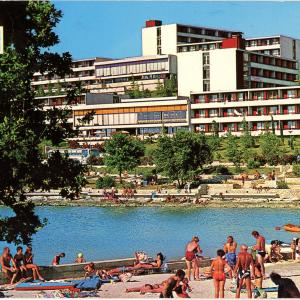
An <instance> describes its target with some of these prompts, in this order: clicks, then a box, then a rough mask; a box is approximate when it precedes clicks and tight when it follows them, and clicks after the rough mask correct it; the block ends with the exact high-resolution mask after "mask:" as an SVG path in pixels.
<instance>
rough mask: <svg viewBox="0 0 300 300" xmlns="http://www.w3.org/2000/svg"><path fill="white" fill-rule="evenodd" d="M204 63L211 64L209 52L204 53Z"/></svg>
mask: <svg viewBox="0 0 300 300" xmlns="http://www.w3.org/2000/svg"><path fill="white" fill-rule="evenodd" d="M203 65H209V53H208V52H205V53H203Z"/></svg>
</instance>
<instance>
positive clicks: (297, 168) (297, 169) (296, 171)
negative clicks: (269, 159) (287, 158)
mask: <svg viewBox="0 0 300 300" xmlns="http://www.w3.org/2000/svg"><path fill="white" fill-rule="evenodd" d="M293 173H294V175H295V176H296V177H300V166H297V165H293Z"/></svg>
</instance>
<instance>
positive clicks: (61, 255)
mask: <svg viewBox="0 0 300 300" xmlns="http://www.w3.org/2000/svg"><path fill="white" fill-rule="evenodd" d="M65 256H66V254H65V253H63V252H62V253H60V254H57V255H55V256H54V258H53V260H52V266H57V265H59V263H60V259H61V258H64V257H65Z"/></svg>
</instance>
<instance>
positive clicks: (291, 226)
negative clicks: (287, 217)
mask: <svg viewBox="0 0 300 300" xmlns="http://www.w3.org/2000/svg"><path fill="white" fill-rule="evenodd" d="M283 229H284V230H285V231H289V232H300V226H298V225H294V224H285V225H284V226H283Z"/></svg>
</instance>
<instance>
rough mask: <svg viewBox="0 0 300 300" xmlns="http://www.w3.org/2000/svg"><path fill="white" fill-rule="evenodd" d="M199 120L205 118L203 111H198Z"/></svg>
mask: <svg viewBox="0 0 300 300" xmlns="http://www.w3.org/2000/svg"><path fill="white" fill-rule="evenodd" d="M199 118H205V110H204V109H200V110H199Z"/></svg>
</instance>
